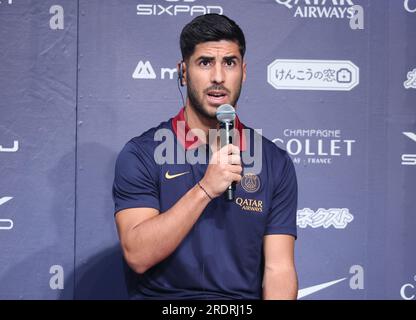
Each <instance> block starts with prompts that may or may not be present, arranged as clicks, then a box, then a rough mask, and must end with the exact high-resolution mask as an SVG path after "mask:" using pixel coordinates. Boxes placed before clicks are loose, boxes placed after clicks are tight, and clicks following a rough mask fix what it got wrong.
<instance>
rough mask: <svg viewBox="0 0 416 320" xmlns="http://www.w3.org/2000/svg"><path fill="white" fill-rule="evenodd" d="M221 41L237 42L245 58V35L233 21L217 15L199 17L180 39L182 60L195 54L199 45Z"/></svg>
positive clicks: (210, 14)
mask: <svg viewBox="0 0 416 320" xmlns="http://www.w3.org/2000/svg"><path fill="white" fill-rule="evenodd" d="M220 40H230V41H234V42H237V43H238V46H239V49H240V54H241V57H244V53H245V52H246V40H245V38H244V33H243V31H242V30H241V29H240V27H239V26H238V25H237V24H236V23H235V22H234V21H233V20H231V19H230V18H228V17H226V16H224V15H219V14H217V13H208V14H205V15H202V16H198V17H196V18H195V19H193V20H192V21H191V22H189V23H188V24H187V25H186V26H185V27H184V28H183V29H182V32H181V37H180V46H181V52H182V59H183V60H186V59H188V58H189V57H190V56H191V55H192V54H193V53H194V50H195V46H196V45H197V44H200V43H203V42H207V41H220Z"/></svg>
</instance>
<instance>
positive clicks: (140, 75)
mask: <svg viewBox="0 0 416 320" xmlns="http://www.w3.org/2000/svg"><path fill="white" fill-rule="evenodd" d="M177 72H178V71H177V70H176V68H160V71H159V72H158V73H156V72H155V69H154V68H153V66H152V64H151V63H150V61H142V60H140V61H139V63H138V64H137V66H136V68H135V69H134V72H133V74H132V78H133V79H136V80H155V79H157V78H158V77H160V79H170V80H172V79H174V78H175V74H177Z"/></svg>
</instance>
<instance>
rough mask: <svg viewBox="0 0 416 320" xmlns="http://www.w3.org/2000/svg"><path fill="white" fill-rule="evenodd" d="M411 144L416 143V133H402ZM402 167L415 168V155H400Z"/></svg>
mask: <svg viewBox="0 0 416 320" xmlns="http://www.w3.org/2000/svg"><path fill="white" fill-rule="evenodd" d="M403 134H404V135H405V136H406V137H408V138H409V139H410V140H412V141H413V142H416V133H414V132H403ZM402 165H404V166H416V154H414V153H413V154H402Z"/></svg>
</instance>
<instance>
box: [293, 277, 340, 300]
mask: <svg viewBox="0 0 416 320" xmlns="http://www.w3.org/2000/svg"><path fill="white" fill-rule="evenodd" d="M345 279H347V278H342V279H338V280H334V281H330V282H325V283H321V284H317V285H316V286H312V287H309V288H305V289H301V290H299V291H298V299H301V298H303V297H306V296H309V295H310V294H312V293H315V292H318V291H321V290H323V289H326V288H328V287H330V286H333V285H334V284H337V283H338V282H341V281H344V280H345Z"/></svg>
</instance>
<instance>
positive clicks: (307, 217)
mask: <svg viewBox="0 0 416 320" xmlns="http://www.w3.org/2000/svg"><path fill="white" fill-rule="evenodd" d="M353 220H354V216H353V215H352V214H351V212H350V210H349V209H347V208H330V209H323V208H319V209H318V210H316V211H313V210H312V209H309V208H305V209H302V210H298V212H297V219H296V221H297V225H298V227H299V228H306V227H312V228H319V227H323V228H325V229H327V228H329V227H334V228H335V229H345V228H346V227H347V225H348V224H349V223H350V222H351V221H353Z"/></svg>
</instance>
